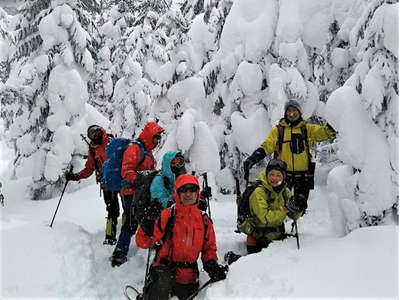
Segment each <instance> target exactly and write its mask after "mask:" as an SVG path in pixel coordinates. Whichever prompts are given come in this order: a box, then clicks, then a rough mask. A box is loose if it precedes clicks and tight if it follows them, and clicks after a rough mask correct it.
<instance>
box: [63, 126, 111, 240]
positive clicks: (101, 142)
mask: <svg viewBox="0 0 400 300" xmlns="http://www.w3.org/2000/svg"><path fill="white" fill-rule="evenodd" d="M87 136H88V138H89V140H90V143H89V152H88V157H87V160H86V164H85V167H84V169H83V170H81V171H80V172H78V173H70V172H67V173H66V174H65V177H66V179H67V180H72V181H78V180H81V179H85V178H88V177H90V176H91V175H92V174H93V172H95V174H96V182H100V178H101V173H102V170H103V163H104V162H105V161H106V160H107V156H106V151H105V149H106V146H107V144H108V142H109V137H108V135H107V133H106V131H105V129H104V128H103V127H100V126H98V125H91V126H89V127H88V129H87ZM101 189H102V191H103V197H104V203H105V204H106V209H107V223H106V230H105V231H106V232H105V235H106V237H105V240H104V242H103V244H108V245H114V244H115V243H116V241H117V240H116V230H117V223H118V217H119V203H118V192H114V191H109V190H107V189H106V188H105V187H104V186H103V185H101Z"/></svg>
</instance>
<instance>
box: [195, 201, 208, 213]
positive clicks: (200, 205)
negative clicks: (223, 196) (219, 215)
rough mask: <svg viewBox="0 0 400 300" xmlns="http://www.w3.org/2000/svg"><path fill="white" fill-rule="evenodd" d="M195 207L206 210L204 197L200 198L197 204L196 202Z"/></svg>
mask: <svg viewBox="0 0 400 300" xmlns="http://www.w3.org/2000/svg"><path fill="white" fill-rule="evenodd" d="M197 208H198V209H200V210H201V211H207V208H208V205H207V201H206V200H204V199H200V201H199V204H197Z"/></svg>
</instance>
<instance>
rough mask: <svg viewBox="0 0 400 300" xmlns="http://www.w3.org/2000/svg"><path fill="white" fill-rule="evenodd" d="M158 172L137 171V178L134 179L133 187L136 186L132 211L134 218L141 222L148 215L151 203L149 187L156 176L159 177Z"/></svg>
mask: <svg viewBox="0 0 400 300" xmlns="http://www.w3.org/2000/svg"><path fill="white" fill-rule="evenodd" d="M159 173H160V171H158V170H146V171H139V172H138V176H137V177H136V181H135V185H136V186H137V188H136V191H135V194H134V201H133V204H132V205H133V211H134V214H135V218H136V219H137V220H138V221H139V223H141V222H142V220H143V219H144V218H145V217H146V215H147V214H148V208H149V207H150V203H151V193H150V187H151V183H152V182H153V180H154V178H155V177H156V176H161V175H160V174H159Z"/></svg>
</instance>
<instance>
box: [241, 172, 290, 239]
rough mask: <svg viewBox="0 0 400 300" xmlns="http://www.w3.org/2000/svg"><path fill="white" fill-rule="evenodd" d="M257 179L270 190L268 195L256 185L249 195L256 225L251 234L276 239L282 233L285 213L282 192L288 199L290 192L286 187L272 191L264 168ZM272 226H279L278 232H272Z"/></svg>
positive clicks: (251, 211)
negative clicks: (278, 190) (278, 191)
mask: <svg viewBox="0 0 400 300" xmlns="http://www.w3.org/2000/svg"><path fill="white" fill-rule="evenodd" d="M257 180H259V181H260V182H261V183H262V185H263V187H264V188H265V189H267V190H268V191H269V192H270V195H268V193H267V192H265V190H264V189H263V188H262V187H257V188H256V189H255V190H254V191H253V193H252V194H251V195H250V198H249V206H250V213H251V215H252V216H254V226H255V227H256V230H255V232H254V233H253V234H251V235H253V236H254V237H256V238H258V237H261V236H264V237H267V238H268V239H270V240H274V239H278V238H280V237H281V234H282V233H284V232H282V231H283V230H284V227H283V222H284V220H285V217H286V215H287V209H286V208H285V197H284V196H283V193H286V199H290V197H291V196H292V193H291V192H290V190H289V189H288V188H286V187H285V188H284V189H283V190H282V191H281V192H280V193H277V192H276V191H274V189H273V188H272V186H270V185H269V184H268V182H267V179H266V176H265V170H264V171H262V172H260V174H259V176H258V179H257ZM274 227H275V229H277V228H279V227H280V233H279V232H277V231H276V230H275V232H273V230H272V229H273V228H274ZM268 229H271V230H272V232H268V231H269V230H268ZM257 230H258V232H257Z"/></svg>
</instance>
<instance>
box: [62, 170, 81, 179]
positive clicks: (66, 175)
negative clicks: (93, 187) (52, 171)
mask: <svg viewBox="0 0 400 300" xmlns="http://www.w3.org/2000/svg"><path fill="white" fill-rule="evenodd" d="M65 179H67V181H78V180H79V179H80V178H79V176H78V175H77V174H74V173H71V172H69V171H68V172H66V173H65Z"/></svg>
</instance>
